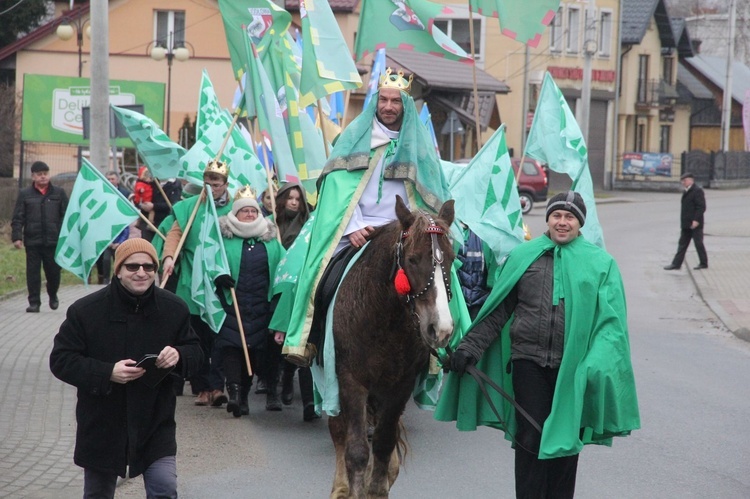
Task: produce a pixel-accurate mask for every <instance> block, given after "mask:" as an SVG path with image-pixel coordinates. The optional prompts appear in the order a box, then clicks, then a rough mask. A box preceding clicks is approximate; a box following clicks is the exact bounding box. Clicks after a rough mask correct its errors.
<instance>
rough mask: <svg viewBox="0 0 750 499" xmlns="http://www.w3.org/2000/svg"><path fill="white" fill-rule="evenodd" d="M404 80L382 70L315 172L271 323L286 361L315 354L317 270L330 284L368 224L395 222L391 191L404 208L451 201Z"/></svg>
mask: <svg viewBox="0 0 750 499" xmlns="http://www.w3.org/2000/svg"><path fill="white" fill-rule="evenodd" d="M411 82H412V76H410V77H409V79H408V80H407V79H406V78H404V75H403V71H399V72H398V74H394V73H393V72H392V70H391V68H388V70H387V71H386V74H385V75H384V76H383V77H381V79H380V86H379V89H378V93H377V95H376V97H375V98H374V99H372V101H371V102H370V104H369V105H368V106H367V108H366V109H365V110H364V111H363V112H362V114H360V116H359V117H357V118H356V119H355V120H354V121H352V123H351V124H349V126H348V127H347V128H346V129H345V130H344V131H343V132H342V134H341V136H339V138H338V141H337V142H336V145H335V147H334V149H333V151H332V152H331V156H330V158H329V160H328V162H327V163H326V166H325V168H324V170H323V172H322V173H321V176H320V179H319V181H318V183H319V187H318V193H319V194H318V205H317V207H316V210H315V213H316V216H315V219H314V221H313V222H312V228H311V235H310V243H309V247H308V249H307V253H306V255H305V258H304V261H303V262H302V265H301V268H300V274H299V279H298V281H297V284H296V285H295V287H294V289H293V290H292V291H291V293H292V294H291V295H288V296H286V297H284V298H282V300H281V303H280V304H279V308H277V311H276V314H275V317H274V320H273V321H272V323H271V328H272V329H277V330H280V331H285V332H286V333H287V334H286V338H285V343H284V353H285V354H287V360H289V361H290V362H294V363H297V364H299V365H310V363H311V362H312V359H313V358H314V357H315V355H316V352H317V348H316V347H317V345H316V343H318V341H319V336H320V335H321V334H322V326H320V323H322V322H323V321H322V320H320V319H321V317H316V316H315V314H316V313H317V314H325V309H327V303H328V301H329V300H330V297H329V296H317V297H316V293H315V290H316V288H317V287H318V284H319V283H320V282H321V280H322V279H323V278H324V274H335V275H333V276H331V279H330V280H329V279H328V276H327V275H326V278H325V280H326V281H328V282H331V281H332V282H334V283H335V282H337V277H340V272H339V269H343V267H345V264H346V261H347V258H342V256H343V255H339V253H340V252H341V253H343V250H345V249H346V248H352V249H353V250H352V251H354V252H356V250H357V249H358V248H361V247H362V246H363V245H364V244H365V243H366V242H367V239H368V237H369V235H370V234H371V233H372V232H373V230H374V229H375V227H379V226H382V225H385V224H387V223H388V222H391V221H393V220H395V219H396V212H395V204H396V196H397V195H399V196H401V197H402V198H403V199H404V200H405V201H406V203H407V205H408V207H409V208H410V209H417V208H420V209H425V210H428V211H430V212H433V213H434V212H437V211H438V209H439V208H440V206H441V204H442V203H443V201H445V200H447V199H449V198H450V193H449V191H448V186H447V182H446V181H445V177H444V176H443V171H442V168H441V166H440V160H439V158H438V156H437V154H436V152H435V148H434V146H433V144H432V140H431V138H430V136H429V132H428V131H427V129H426V127H425V126H424V125H423V124H422V123H421V122H420V121H419V116H418V112H417V109H416V106H415V104H414V100H413V99H412V97H411V96H410V95H409V91H410V90H411ZM328 267H330V268H328ZM324 287H326V288H327V290H328V292H327V293H323V294H328V295H330V294H332V293H330V291H331V288H333V290H334V291H335V284H333V285H329V286H324ZM318 295H321V293H318ZM316 302H317V303H316ZM316 309H317V310H316ZM311 330H312V333H311Z"/></svg>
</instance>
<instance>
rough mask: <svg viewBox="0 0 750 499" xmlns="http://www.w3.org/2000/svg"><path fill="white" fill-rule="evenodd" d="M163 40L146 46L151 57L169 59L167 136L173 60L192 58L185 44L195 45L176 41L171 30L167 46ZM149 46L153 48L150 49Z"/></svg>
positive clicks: (182, 60)
mask: <svg viewBox="0 0 750 499" xmlns="http://www.w3.org/2000/svg"><path fill="white" fill-rule="evenodd" d="M162 43H163V42H161V41H157V42H151V43H150V44H149V46H148V47H147V48H146V52H147V53H148V54H149V55H150V56H151V58H152V59H153V60H155V61H163V60H164V59H166V60H167V129H166V132H167V136H169V121H170V112H171V106H172V61H173V60H174V59H177V60H178V61H180V62H185V61H187V60H188V59H190V50H188V48H187V47H186V46H185V44H187V45H188V46H190V48H191V49H193V46H192V45H190V43H188V42H185V41H178V42H175V39H174V33H173V32H172V31H170V32H169V35H168V36H167V46H166V47H165V46H163V45H162ZM149 48H151V50H150V51H149ZM193 54H195V49H193Z"/></svg>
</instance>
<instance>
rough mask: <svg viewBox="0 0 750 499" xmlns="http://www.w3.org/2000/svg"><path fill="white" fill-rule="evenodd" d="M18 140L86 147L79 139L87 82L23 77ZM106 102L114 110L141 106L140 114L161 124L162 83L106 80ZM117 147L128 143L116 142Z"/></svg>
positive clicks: (87, 102)
mask: <svg viewBox="0 0 750 499" xmlns="http://www.w3.org/2000/svg"><path fill="white" fill-rule="evenodd" d="M23 81H24V85H23V119H22V123H21V140H24V141H28V142H55V143H62V144H75V145H88V140H87V139H84V138H83V108H84V107H88V106H89V105H90V102H91V86H90V82H89V79H88V78H71V77H67V76H50V75H32V74H27V75H24V80H23ZM109 83H110V85H109V101H110V103H112V104H114V105H116V106H123V105H130V104H142V105H143V109H144V114H145V115H146V116H148V117H149V118H151V119H152V120H154V121H155V122H156V123H162V122H163V121H164V90H165V85H164V84H163V83H155V82H143V81H126V80H110V82H109ZM116 144H117V145H118V146H120V147H129V146H131V145H132V144H131V142H130V139H117V141H116Z"/></svg>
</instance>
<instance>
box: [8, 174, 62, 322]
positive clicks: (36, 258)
mask: <svg viewBox="0 0 750 499" xmlns="http://www.w3.org/2000/svg"><path fill="white" fill-rule="evenodd" d="M31 180H32V184H31V186H30V187H27V188H25V189H21V192H20V193H19V195H18V199H17V200H16V207H15V209H14V210H13V221H12V222H11V227H12V229H13V232H12V234H11V240H12V241H13V246H15V247H16V249H21V248H23V247H24V246H26V287H27V288H28V290H29V306H28V308H27V309H26V311H27V312H32V313H33V312H39V307H40V306H41V304H42V299H41V296H40V295H41V289H42V270H41V267H42V266H43V267H44V275H45V277H46V278H47V295H48V296H49V308H51V309H52V310H57V307H58V305H59V302H58V300H57V290H58V289H59V288H60V266H59V265H58V264H57V262H55V248H56V247H57V239H58V238H59V237H60V228H61V227H62V223H63V219H64V218H65V210H66V209H67V207H68V195H67V194H65V191H64V190H63V189H62V188H60V187H56V186H54V185H52V184H51V183H50V181H49V166H47V163H44V162H42V161H36V162H35V163H34V164H33V165H31Z"/></svg>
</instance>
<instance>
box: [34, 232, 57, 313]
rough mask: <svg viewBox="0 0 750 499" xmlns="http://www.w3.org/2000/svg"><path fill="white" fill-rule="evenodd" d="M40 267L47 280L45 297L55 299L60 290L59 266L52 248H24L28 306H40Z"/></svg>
mask: <svg viewBox="0 0 750 499" xmlns="http://www.w3.org/2000/svg"><path fill="white" fill-rule="evenodd" d="M42 267H44V275H45V277H46V278H47V295H48V296H49V297H50V299H52V298H54V299H57V290H58V289H60V266H59V265H58V264H57V262H55V247H54V246H26V288H27V289H28V290H29V305H41V304H42V299H41V296H40V294H41V291H42Z"/></svg>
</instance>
